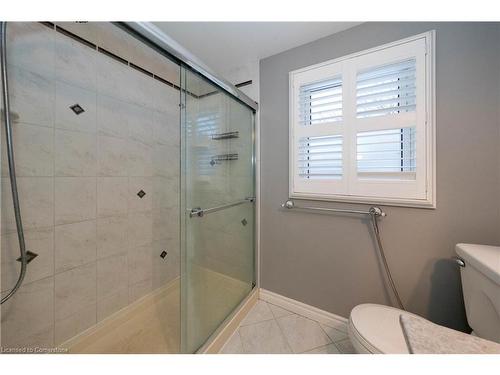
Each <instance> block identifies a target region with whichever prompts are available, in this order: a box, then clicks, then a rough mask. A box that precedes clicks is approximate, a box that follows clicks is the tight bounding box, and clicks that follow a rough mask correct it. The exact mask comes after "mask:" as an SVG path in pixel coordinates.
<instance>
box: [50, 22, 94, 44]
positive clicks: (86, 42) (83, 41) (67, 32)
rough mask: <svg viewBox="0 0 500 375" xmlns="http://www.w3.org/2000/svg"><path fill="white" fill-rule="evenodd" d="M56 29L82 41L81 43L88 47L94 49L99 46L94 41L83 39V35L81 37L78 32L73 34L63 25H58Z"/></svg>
mask: <svg viewBox="0 0 500 375" xmlns="http://www.w3.org/2000/svg"><path fill="white" fill-rule="evenodd" d="M56 31H57V32H59V33H61V34H63V35H66V36H67V37H70V38H71V39H73V40H76V41H77V42H80V43H82V44H84V45H86V46H87V47H90V48H92V49H96V48H97V46H96V45H95V44H94V43H92V42H89V41H88V40H87V39H83V38H82V37H80V36H78V35H76V34H73V33H72V32H71V31H68V30H66V29H64V28H62V27H61V26H57V25H56Z"/></svg>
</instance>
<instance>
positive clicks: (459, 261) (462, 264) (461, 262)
mask: <svg viewBox="0 0 500 375" xmlns="http://www.w3.org/2000/svg"><path fill="white" fill-rule="evenodd" d="M451 259H453V260H454V261H455V262H456V263H457V264H458V265H459V266H460V267H465V261H464V260H463V259H462V258H460V257H459V256H456V257H453V258H451Z"/></svg>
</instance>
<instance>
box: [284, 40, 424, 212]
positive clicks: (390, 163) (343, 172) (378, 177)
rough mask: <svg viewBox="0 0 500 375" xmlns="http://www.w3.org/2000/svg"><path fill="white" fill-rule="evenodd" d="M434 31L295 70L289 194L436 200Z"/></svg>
mask: <svg viewBox="0 0 500 375" xmlns="http://www.w3.org/2000/svg"><path fill="white" fill-rule="evenodd" d="M432 37H433V35H432V33H427V34H423V35H419V36H416V37H414V38H409V39H408V40H405V41H400V42H396V43H393V44H391V45H388V46H382V47H379V48H376V49H373V50H369V51H366V52H361V53H359V54H356V55H353V56H348V57H345V58H341V59H337V60H335V61H332V62H327V63H323V64H319V65H317V66H313V67H307V68H304V69H300V70H298V71H294V72H291V73H290V141H291V142H290V196H291V197H299V198H300V197H303V198H316V199H330V200H348V201H378V202H386V203H394V204H404V205H406V204H407V205H421V206H431V205H433V204H434V194H433V178H434V152H433V147H434V143H433V139H434V138H433V137H434V130H433V129H434V128H433V127H431V125H432V126H434V124H433V123H430V121H429V119H430V118H431V116H430V115H429V112H430V111H431V110H432V107H430V104H432V103H433V100H432V97H431V96H432V95H433V83H432V81H431V78H432V71H431V67H432V64H431V63H432V59H431V57H430V53H429V51H428V50H427V46H429V45H430V44H431V41H432Z"/></svg>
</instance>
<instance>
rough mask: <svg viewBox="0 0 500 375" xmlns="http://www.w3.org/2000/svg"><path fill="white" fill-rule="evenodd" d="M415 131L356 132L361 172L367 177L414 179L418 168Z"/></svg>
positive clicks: (411, 129)
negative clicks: (381, 176)
mask: <svg viewBox="0 0 500 375" xmlns="http://www.w3.org/2000/svg"><path fill="white" fill-rule="evenodd" d="M415 135H416V130H415V128H414V127H412V128H403V129H390V130H378V131H371V132H360V133H358V134H357V137H356V138H357V142H356V154H357V157H356V159H357V169H358V174H363V175H364V176H365V177H370V176H374V177H380V174H383V175H384V177H387V178H398V179H414V178H415V171H416V163H415V162H416V136H415Z"/></svg>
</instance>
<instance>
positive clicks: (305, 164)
mask: <svg viewBox="0 0 500 375" xmlns="http://www.w3.org/2000/svg"><path fill="white" fill-rule="evenodd" d="M298 156H299V159H298V169H299V176H300V177H302V178H308V179H340V178H342V136H340V135H333V136H325V137H304V138H301V139H300V140H299V152H298Z"/></svg>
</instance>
